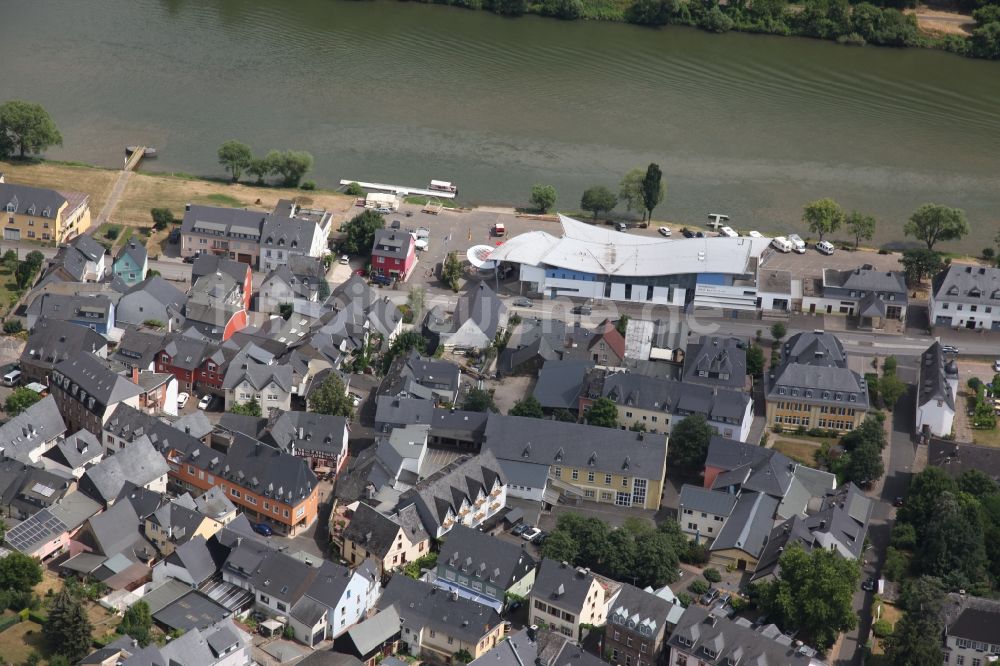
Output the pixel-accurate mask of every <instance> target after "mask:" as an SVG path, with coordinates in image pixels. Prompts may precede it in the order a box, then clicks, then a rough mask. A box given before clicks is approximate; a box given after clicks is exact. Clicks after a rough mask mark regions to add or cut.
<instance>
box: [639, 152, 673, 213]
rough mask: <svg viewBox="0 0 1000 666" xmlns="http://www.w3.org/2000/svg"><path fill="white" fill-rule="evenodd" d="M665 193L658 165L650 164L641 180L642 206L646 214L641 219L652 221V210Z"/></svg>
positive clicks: (661, 173) (665, 187)
mask: <svg viewBox="0 0 1000 666" xmlns="http://www.w3.org/2000/svg"><path fill="white" fill-rule="evenodd" d="M666 193H667V186H666V185H665V184H664V183H663V172H662V171H660V166H659V165H658V164H654V163H651V164H650V165H649V166H648V167H646V174H645V175H644V176H643V178H642V206H643V208H645V210H646V213H645V217H644V218H643V219H645V220H651V219H653V209H654V208H656V207H657V206H658V205H659V204H660V202H661V201H663V197H664V196H665V195H666Z"/></svg>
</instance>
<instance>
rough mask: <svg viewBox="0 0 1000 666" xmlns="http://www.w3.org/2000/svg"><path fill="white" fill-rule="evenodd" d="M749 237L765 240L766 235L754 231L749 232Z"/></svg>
mask: <svg viewBox="0 0 1000 666" xmlns="http://www.w3.org/2000/svg"><path fill="white" fill-rule="evenodd" d="M747 236H749V237H750V238H763V237H764V234H762V233H760V232H759V231H756V230H754V231H748V232H747Z"/></svg>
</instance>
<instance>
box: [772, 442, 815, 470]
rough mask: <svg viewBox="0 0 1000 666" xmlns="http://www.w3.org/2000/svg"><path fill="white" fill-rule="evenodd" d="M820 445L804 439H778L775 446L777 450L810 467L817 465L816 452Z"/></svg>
mask: <svg viewBox="0 0 1000 666" xmlns="http://www.w3.org/2000/svg"><path fill="white" fill-rule="evenodd" d="M819 446H820V445H819V444H813V443H812V442H806V441H802V440H792V439H776V440H775V441H774V446H773V448H774V450H775V451H779V452H781V453H784V454H785V455H786V456H788V457H789V458H791V459H792V460H794V461H796V462H800V463H802V464H803V465H808V466H809V467H815V466H816V453H817V452H818V451H819Z"/></svg>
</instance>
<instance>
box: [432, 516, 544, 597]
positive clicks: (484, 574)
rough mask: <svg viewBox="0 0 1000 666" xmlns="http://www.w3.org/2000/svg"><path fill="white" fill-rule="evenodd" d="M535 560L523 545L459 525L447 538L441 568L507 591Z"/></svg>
mask: <svg viewBox="0 0 1000 666" xmlns="http://www.w3.org/2000/svg"><path fill="white" fill-rule="evenodd" d="M535 564H536V563H535V560H534V559H533V558H532V557H531V555H529V554H528V552H527V551H526V550H525V549H523V548H521V547H520V546H518V545H516V544H513V543H510V542H509V541H502V540H500V539H497V538H495V537H493V536H491V535H489V534H486V533H484V532H480V531H479V530H474V529H472V528H470V527H466V526H465V525H456V526H455V527H453V528H452V529H451V530H450V531H449V532H448V534H447V536H446V537H445V541H444V543H443V544H442V545H441V550H440V552H439V553H438V565H439V566H440V565H444V566H447V567H451V568H453V569H456V570H458V569H460V570H462V571H464V572H466V573H468V574H469V577H470V579H471V580H473V581H475V580H478V581H480V582H483V583H486V582H489V583H491V584H495V585H496V586H497V587H498V588H499V589H501V590H506V589H508V588H509V587H511V586H512V585H514V584H515V583H516V582H517V581H519V580H521V579H522V578H524V577H525V576H527V575H528V573H530V572H531V571H533V570H534V568H535Z"/></svg>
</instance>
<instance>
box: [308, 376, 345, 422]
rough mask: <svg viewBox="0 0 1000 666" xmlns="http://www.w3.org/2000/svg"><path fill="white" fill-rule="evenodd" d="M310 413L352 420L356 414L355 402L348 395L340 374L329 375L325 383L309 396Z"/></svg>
mask: <svg viewBox="0 0 1000 666" xmlns="http://www.w3.org/2000/svg"><path fill="white" fill-rule="evenodd" d="M309 411H312V412H316V413H317V414H327V415H329V416H344V417H346V418H351V415H352V414H354V402H353V400H352V399H351V396H349V395H348V394H347V387H346V386H344V381H343V380H342V379H341V378H340V375H339V374H337V373H336V372H331V373H329V374H328V375H327V376H326V379H324V380H323V383H322V384H320V385H319V387H318V388H317V389H316V390H314V391H313V392H312V393H311V394H310V395H309Z"/></svg>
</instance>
